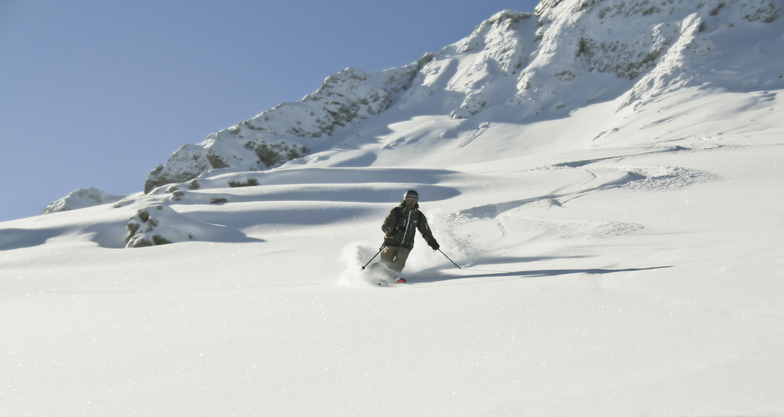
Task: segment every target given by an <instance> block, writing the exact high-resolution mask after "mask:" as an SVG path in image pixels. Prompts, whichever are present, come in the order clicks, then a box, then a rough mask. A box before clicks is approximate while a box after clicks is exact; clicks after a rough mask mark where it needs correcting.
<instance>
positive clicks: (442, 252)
mask: <svg viewBox="0 0 784 417" xmlns="http://www.w3.org/2000/svg"><path fill="white" fill-rule="evenodd" d="M438 251H439V252H441V254H442V255H444V256H445V257H446V259H449V257H448V256H446V254H445V253H444V251H442V250H441V249H439V250H438ZM449 262H452V263H453V264H454V265H455V266H456V267H457V269H463V268H461V267H460V265H458V264H456V263H455V261H453V260H451V259H449Z"/></svg>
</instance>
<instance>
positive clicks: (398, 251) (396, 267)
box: [381, 246, 411, 272]
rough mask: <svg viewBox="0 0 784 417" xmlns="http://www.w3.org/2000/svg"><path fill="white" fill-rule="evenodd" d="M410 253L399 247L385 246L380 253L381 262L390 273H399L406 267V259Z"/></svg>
mask: <svg viewBox="0 0 784 417" xmlns="http://www.w3.org/2000/svg"><path fill="white" fill-rule="evenodd" d="M410 252H411V251H410V250H408V249H406V248H403V247H399V246H386V247H384V250H382V251H381V262H383V263H385V264H386V265H387V268H389V269H390V270H392V271H395V272H400V271H402V270H403V267H405V266H406V259H408V254H409V253H410Z"/></svg>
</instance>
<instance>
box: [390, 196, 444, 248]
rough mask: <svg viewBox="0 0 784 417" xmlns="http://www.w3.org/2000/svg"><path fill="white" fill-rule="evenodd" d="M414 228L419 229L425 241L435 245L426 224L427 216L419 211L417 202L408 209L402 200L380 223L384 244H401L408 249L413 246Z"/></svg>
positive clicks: (431, 233)
mask: <svg viewBox="0 0 784 417" xmlns="http://www.w3.org/2000/svg"><path fill="white" fill-rule="evenodd" d="M415 229H419V233H421V234H422V237H423V238H425V241H426V242H427V244H428V245H430V246H431V247H433V246H437V245H438V243H436V240H435V238H433V232H431V231H430V226H428V224H427V218H425V215H424V214H422V212H421V211H419V204H417V205H416V206H414V208H413V209H411V210H409V209H408V208H407V207H406V203H405V202H403V203H401V204H400V205H399V206H397V207H395V208H393V209H392V211H390V212H389V216H387V218H386V219H385V220H384V224H383V225H381V230H382V231H383V232H384V234H385V235H386V237H384V245H385V246H402V247H404V248H406V249H408V250H411V249H413V248H414V236H415V235H416V232H415Z"/></svg>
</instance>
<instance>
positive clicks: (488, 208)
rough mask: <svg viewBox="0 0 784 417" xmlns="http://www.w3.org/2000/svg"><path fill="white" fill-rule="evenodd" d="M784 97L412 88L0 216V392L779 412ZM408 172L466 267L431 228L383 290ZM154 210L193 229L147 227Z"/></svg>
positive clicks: (56, 405) (297, 405)
mask: <svg viewBox="0 0 784 417" xmlns="http://www.w3.org/2000/svg"><path fill="white" fill-rule="evenodd" d="M777 22H778V21H777ZM774 24H778V23H774ZM779 27H780V26H779ZM760 71H761V72H764V71H762V70H760ZM766 71H767V72H765V73H764V75H765V76H766V77H772V76H773V75H772V74H774V73H776V71H779V72H781V71H782V70H781V68H780V67H776V66H770V67H767V70H766ZM782 75H783V76H784V73H782ZM760 87H761V86H760ZM782 93H784V90H782V89H780V88H778V89H762V88H755V87H754V86H749V87H748V89H747V91H730V90H728V89H722V88H708V87H703V88H701V87H697V86H695V87H687V88H681V89H676V90H673V91H670V92H667V93H666V94H662V95H660V96H656V97H649V99H650V101H649V102H647V103H646V104H644V105H642V106H640V107H637V108H633V106H626V107H623V106H622V104H623V101H624V100H625V98H624V97H617V98H616V99H614V100H610V101H604V102H597V103H594V104H591V105H587V106H584V107H580V108H577V109H575V110H573V111H572V112H571V114H568V115H567V114H564V115H562V117H548V118H546V120H544V119H543V120H534V121H526V122H523V121H520V119H518V118H517V115H513V114H509V115H506V114H505V113H504V111H505V110H499V111H497V112H496V113H494V114H493V117H492V118H482V117H479V116H480V115H481V114H482V113H478V114H477V116H476V117H474V118H471V117H469V118H467V119H461V120H456V119H453V118H450V117H448V116H449V113H448V112H444V111H442V110H443V109H439V110H438V111H433V112H431V113H428V112H423V111H421V110H422V109H411V108H409V109H406V108H392V109H390V110H388V111H387V112H384V113H381V114H379V115H377V116H375V118H373V119H370V121H368V122H364V123H361V124H359V125H357V126H354V127H350V128H347V130H346V133H345V134H344V136H342V138H344V140H343V141H342V142H341V143H340V144H339V145H338V146H336V147H335V148H332V149H330V150H326V151H324V152H319V153H316V154H314V155H311V156H309V157H307V158H304V159H301V160H297V161H293V162H290V163H289V164H287V165H284V166H283V167H281V168H278V169H276V170H272V171H263V172H248V171H232V170H222V171H221V170H215V171H212V172H211V173H210V174H209V175H208V176H206V177H205V178H201V179H199V180H198V184H199V186H198V188H191V185H190V184H189V183H183V184H176V185H175V186H174V187H175V188H177V191H180V192H181V193H180V194H175V190H174V189H170V187H169V186H163V187H161V188H160V189H158V190H156V191H154V192H151V193H150V194H149V195H143V194H137V195H131V196H127V197H125V198H124V199H122V200H120V201H118V202H116V203H112V204H107V205H101V206H96V207H91V208H85V209H80V210H73V211H66V212H61V213H54V214H49V215H45V216H40V217H35V218H29V219H22V220H17V221H11V222H5V223H1V224H0V289H2V292H0V317H2V319H0V330H2V337H0V355H1V356H0V358H1V359H0V367H1V368H0V411H1V412H2V414H3V415H9V416H17V415H46V416H84V415H96V416H98V415H100V416H104V415H111V416H139V415H165V416H216V415H268V416H306V415H319V416H369V415H375V416H478V415H486V416H506V415H508V416H518V415H531V416H541V415H618V416H628V415H778V414H782V413H784V379H782V375H784V320H782V318H783V316H784V307H783V306H782V299H784V252H782V239H781V236H782V233H781V232H782V227H784V211H782V207H784V170H782V169H781V166H780V165H781V163H782V161H784V126H783V125H782V114H784V108H783V107H782V104H781V98H780V97H779V94H782ZM434 94H435V95H438V94H440V93H439V92H436V93H434ZM458 104H459V103H458ZM620 107H623V108H622V109H621V110H620V111H617V112H616V110H617V109H619V108H620ZM491 110H492V109H491ZM406 112H409V113H406ZM488 120H490V121H488ZM251 180H253V181H251ZM254 181H255V182H254ZM230 182H233V183H235V185H239V184H243V185H246V186H241V187H230V186H229V183H230ZM254 183H255V184H256V185H255V186H254V185H253V184H254ZM411 188H413V189H416V190H418V191H419V194H420V206H421V210H422V211H423V212H424V213H425V214H426V215H427V218H428V220H429V222H430V225H431V227H432V229H433V233H434V236H435V237H436V238H437V239H438V241H439V243H440V244H441V249H442V250H443V252H444V253H445V254H447V255H448V256H449V257H450V258H451V259H452V260H454V261H455V262H457V263H458V264H459V265H460V266H462V267H463V268H462V269H457V268H456V267H455V266H454V265H453V264H452V263H450V262H449V261H448V260H447V259H446V258H445V257H444V256H443V255H442V254H441V253H439V252H433V251H432V250H430V249H429V248H428V246H427V245H426V244H425V242H424V241H423V240H422V239H421V238H419V237H418V238H417V241H416V246H415V248H414V250H413V251H412V253H411V256H410V259H409V262H408V265H407V267H406V269H405V270H404V271H403V275H404V276H405V277H406V278H407V279H408V283H407V284H402V285H391V286H387V287H379V286H376V285H372V283H371V282H370V281H369V280H368V274H367V272H366V271H362V270H361V267H362V266H363V265H364V264H365V263H366V262H367V261H368V260H370V259H371V258H372V257H373V256H374V254H375V253H376V252H377V251H378V249H379V247H380V245H381V243H382V238H383V234H382V232H381V230H380V227H381V222H382V221H383V219H384V217H385V216H386V215H387V213H388V212H389V210H390V209H391V208H392V207H394V206H395V205H397V204H399V202H400V201H401V199H402V195H403V193H404V192H405V191H406V190H408V189H411ZM159 207H160V208H159ZM139 210H146V211H147V212H148V213H149V214H150V217H151V218H155V219H156V226H155V227H152V228H151V229H152V230H153V231H151V232H149V233H151V234H153V233H157V234H159V235H160V236H162V237H164V238H166V239H167V240H169V241H172V242H175V243H173V244H167V245H160V246H152V247H142V248H127V249H126V248H125V246H126V237H127V235H128V230H127V229H126V225H127V224H128V222H129V221H130V219H131V217H134V216H137V213H138V212H139ZM148 222H149V221H148ZM147 226H148V225H146V224H145V225H144V226H143V227H147Z"/></svg>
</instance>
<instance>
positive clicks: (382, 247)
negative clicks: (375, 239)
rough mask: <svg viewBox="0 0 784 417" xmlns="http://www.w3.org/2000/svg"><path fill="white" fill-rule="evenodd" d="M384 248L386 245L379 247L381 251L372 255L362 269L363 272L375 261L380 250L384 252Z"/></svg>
mask: <svg viewBox="0 0 784 417" xmlns="http://www.w3.org/2000/svg"><path fill="white" fill-rule="evenodd" d="M384 247H386V245H381V249H379V250H378V252H376V254H375V255H373V257H372V258H370V260H369V261H368V262H367V263H366V264H365V266H363V267H362V270H363V271H364V270H365V267H366V266H368V265H370V263H371V262H373V259H376V256H378V254H379V253H381V251H382V250H384Z"/></svg>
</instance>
